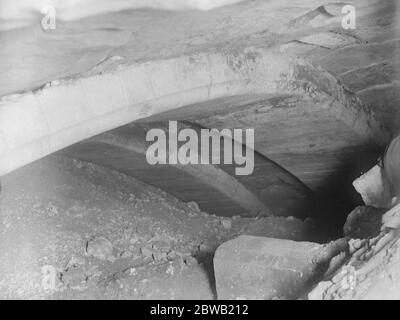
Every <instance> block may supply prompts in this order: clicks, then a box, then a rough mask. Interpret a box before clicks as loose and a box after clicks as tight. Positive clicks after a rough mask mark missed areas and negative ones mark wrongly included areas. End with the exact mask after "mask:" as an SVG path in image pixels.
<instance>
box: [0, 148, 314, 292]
mask: <svg viewBox="0 0 400 320" xmlns="http://www.w3.org/2000/svg"><path fill="white" fill-rule="evenodd" d="M0 209H1V215H0V218H1V223H0V297H1V298H25V299H26V298H28V299H29V298H46V299H53V298H54V299H71V298H83V299H98V298H103V299H213V298H215V297H216V294H215V280H214V274H213V267H212V258H213V255H214V252H215V250H216V248H217V247H218V246H219V245H220V244H221V243H223V242H225V241H228V240H230V239H233V238H235V237H237V236H239V235H243V234H245V235H253V236H264V237H272V238H281V239H290V240H296V241H313V240H315V239H313V237H312V235H313V234H315V229H314V228H315V227H314V226H313V224H312V222H311V221H305V222H303V221H301V220H298V219H295V218H293V217H289V218H281V217H264V218H242V217H239V216H234V217H232V218H226V217H218V216H215V215H210V214H207V213H205V212H201V211H200V210H199V208H198V206H197V205H196V203H193V202H191V203H182V202H180V201H179V200H177V199H176V198H173V197H171V196H170V195H168V194H166V193H165V192H163V191H161V190H159V189H155V188H153V187H151V186H149V185H146V184H144V183H142V182H140V181H137V180H135V179H133V178H131V177H128V176H125V175H123V174H120V173H117V172H115V171H112V170H108V169H105V168H103V167H99V166H96V165H93V164H91V163H85V162H81V161H77V160H74V159H67V158H63V157H59V156H55V155H53V156H51V157H48V158H46V159H43V160H40V161H37V162H35V163H33V164H31V165H29V166H27V167H24V168H22V169H20V170H18V171H16V172H13V173H11V174H8V175H6V176H4V177H3V178H2V191H1V204H0Z"/></svg>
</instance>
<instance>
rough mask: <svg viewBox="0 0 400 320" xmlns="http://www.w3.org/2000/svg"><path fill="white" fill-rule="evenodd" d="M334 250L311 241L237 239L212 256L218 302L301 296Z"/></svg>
mask: <svg viewBox="0 0 400 320" xmlns="http://www.w3.org/2000/svg"><path fill="white" fill-rule="evenodd" d="M334 251H335V250H333V251H332V250H327V246H324V245H320V244H317V243H311V242H296V241H291V240H281V239H273V238H265V237H254V236H240V237H238V238H236V239H233V240H230V241H228V242H225V243H224V244H222V245H221V246H220V247H219V248H218V249H217V251H216V253H215V256H214V272H215V280H216V289H217V295H218V299H292V298H298V297H300V296H302V295H303V294H304V293H305V291H306V290H307V289H309V287H308V286H309V285H310V284H311V282H312V281H311V280H312V279H313V278H314V276H316V275H318V274H320V273H322V272H323V271H325V270H326V269H324V267H326V266H327V265H329V261H330V257H331V256H332V253H334Z"/></svg>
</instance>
